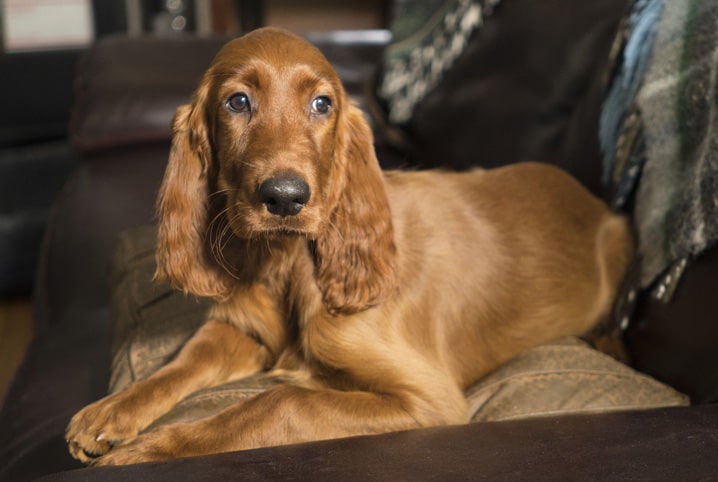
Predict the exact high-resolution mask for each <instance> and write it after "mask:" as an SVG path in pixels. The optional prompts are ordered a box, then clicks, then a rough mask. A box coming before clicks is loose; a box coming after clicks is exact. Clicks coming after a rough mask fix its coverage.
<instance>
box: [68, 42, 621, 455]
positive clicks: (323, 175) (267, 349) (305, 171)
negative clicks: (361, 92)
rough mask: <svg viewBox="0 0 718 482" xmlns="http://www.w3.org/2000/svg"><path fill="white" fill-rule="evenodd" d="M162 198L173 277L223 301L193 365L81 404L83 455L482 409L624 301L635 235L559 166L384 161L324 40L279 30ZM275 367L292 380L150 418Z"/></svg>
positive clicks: (169, 178) (209, 103)
mask: <svg viewBox="0 0 718 482" xmlns="http://www.w3.org/2000/svg"><path fill="white" fill-rule="evenodd" d="M158 206H159V209H158V212H159V221H160V222H159V243H158V247H157V263H158V267H157V276H158V277H159V278H161V279H167V280H169V281H171V282H172V283H173V284H174V285H175V286H177V287H178V288H180V289H183V290H185V291H187V292H189V293H193V294H196V295H201V296H207V297H211V298H213V299H214V306H213V308H212V310H211V312H210V314H209V317H208V320H207V322H206V323H205V324H204V326H203V327H202V328H201V329H200V330H199V331H198V332H197V333H196V334H195V336H194V337H193V338H192V339H190V340H189V342H188V343H187V344H186V345H185V346H184V348H183V349H182V350H181V352H180V353H179V355H178V356H177V357H176V358H175V359H174V360H173V361H171V362H170V363H169V364H167V365H166V366H164V367H163V368H162V369H160V370H159V371H158V372H157V373H155V374H154V375H153V376H151V377H150V378H148V379H146V380H144V381H140V382H137V383H135V384H133V385H131V386H129V387H128V388H127V389H125V390H124V391H121V392H119V393H117V394H114V395H111V396H109V397H106V398H104V399H102V400H100V401H98V402H96V403H94V404H92V405H89V406H88V407H86V408H85V409H83V410H82V411H80V412H79V413H78V414H77V415H76V416H75V417H74V418H73V419H72V421H71V423H70V426H69V428H68V433H67V437H68V441H69V444H70V450H71V453H72V454H73V455H74V456H75V457H77V458H79V459H81V460H83V461H92V462H94V463H99V464H125V463H133V462H139V461H148V460H162V459H168V458H174V457H183V456H191V455H200V454H206V453H212V452H224V451H232V450H240V449H248V448H253V447H259V446H267V445H277V444H285V443H294V442H302V441H308V440H317V439H327V438H335V437H343V436H350V435H358V434H373V433H380V432H386V431H393V430H402V429H410V428H416V427H426V426H432V425H439V424H455V423H463V422H466V421H467V418H468V411H467V405H466V401H465V399H464V395H463V393H464V389H465V388H466V387H467V386H469V385H471V384H472V383H474V382H475V381H476V380H477V379H479V378H480V377H481V376H483V375H485V374H486V373H487V372H489V371H490V370H492V369H494V368H495V367H496V366H497V365H499V364H501V363H503V362H505V361H507V360H509V359H510V358H512V357H513V356H515V355H516V354H518V353H519V352H521V351H522V350H525V349H527V348H529V347H532V346H535V345H538V344H540V343H543V342H546V341H548V340H550V339H552V338H555V337H559V336H563V335H580V334H583V333H585V332H587V331H589V330H591V329H592V328H593V327H595V326H596V324H597V323H599V321H600V320H601V319H603V318H604V317H605V316H606V315H607V313H608V312H609V309H610V307H611V304H612V300H613V298H614V295H615V293H616V290H617V285H618V283H619V282H620V280H621V278H622V276H623V273H624V270H625V268H626V264H627V262H628V258H629V253H630V250H631V241H630V237H629V233H628V229H627V226H626V223H625V221H624V220H623V219H622V218H621V217H619V216H617V215H614V214H613V213H611V212H610V211H609V210H608V209H607V208H606V206H605V205H604V204H603V203H602V202H601V201H599V200H597V199H596V198H594V197H593V196H591V195H590V194H589V193H588V192H587V191H586V190H585V189H584V188H583V187H581V186H580V185H579V184H578V183H577V182H576V181H575V180H573V179H572V178H571V177H570V176H568V175H567V174H565V173H564V172H562V171H560V170H559V169H557V168H554V167H550V166H548V165H542V164H537V163H526V164H517V165H513V166H509V167H504V168H499V169H494V170H474V171H471V172H468V173H461V174H459V173H450V172H437V171H428V172H386V173H382V172H381V170H380V168H379V164H378V162H377V159H376V156H375V154H374V150H373V139H372V133H371V130H370V128H369V126H368V124H367V122H366V121H365V119H364V117H363V115H362V113H361V112H360V110H359V109H358V108H357V107H355V106H354V105H353V104H352V102H351V101H350V100H349V98H348V97H347V95H346V93H345V92H344V89H343V87H342V85H341V83H340V81H339V79H338V77H337V74H336V73H335V72H334V70H333V69H332V67H331V66H330V65H329V63H328V62H327V60H326V59H325V58H324V56H323V55H322V54H321V53H320V52H319V51H318V50H317V49H316V48H314V47H313V46H311V45H310V44H308V43H307V42H305V41H304V40H302V39H300V38H299V37H296V36H294V35H292V34H290V33H288V32H285V31H282V30H278V29H273V28H266V29H261V30H258V31H255V32H253V33H251V34H249V35H246V36H244V37H242V38H240V39H237V40H234V41H232V42H230V43H228V44H227V45H226V46H225V47H224V48H223V49H222V50H221V51H220V52H219V53H218V55H217V57H216V58H215V60H214V62H213V63H212V65H211V67H210V68H209V70H208V71H207V73H206V75H205V76H204V78H203V79H202V81H201V82H200V84H199V87H198V89H197V91H196V92H195V94H194V97H193V99H192V103H191V105H185V106H182V107H180V108H179V109H178V110H177V114H176V117H175V120H174V139H173V144H172V149H171V153H170V157H169V163H168V165H167V172H166V174H165V178H164V182H163V184H162V187H161V190H160V195H159V201H158ZM263 371H264V372H267V373H282V374H283V376H284V377H285V378H286V379H287V380H288V381H287V382H286V383H284V384H282V385H280V386H278V387H276V388H273V389H270V390H269V391H267V392H265V393H263V394H261V395H258V396H256V397H255V398H253V399H251V400H250V401H248V402H246V403H243V404H240V405H237V406H232V407H230V408H228V409H226V410H224V411H222V412H220V413H219V414H217V415H215V416H212V417H209V418H206V419H202V420H199V421H196V422H192V423H185V424H171V425H165V426H159V427H157V428H155V429H152V430H148V431H145V432H142V431H143V429H145V428H146V427H147V426H148V425H149V424H150V423H151V422H152V421H153V420H155V419H157V418H158V417H159V416H161V415H162V414H164V413H165V412H167V411H168V410H169V409H170V408H171V407H172V406H173V405H174V404H176V403H177V402H178V401H180V400H181V399H182V398H183V397H185V396H187V395H189V394H190V393H192V392H194V391H196V390H199V389H202V388H206V387H210V386H215V385H219V384H221V383H225V382H227V381H230V380H235V379H239V378H242V377H247V376H250V375H254V374H257V373H260V372H263Z"/></svg>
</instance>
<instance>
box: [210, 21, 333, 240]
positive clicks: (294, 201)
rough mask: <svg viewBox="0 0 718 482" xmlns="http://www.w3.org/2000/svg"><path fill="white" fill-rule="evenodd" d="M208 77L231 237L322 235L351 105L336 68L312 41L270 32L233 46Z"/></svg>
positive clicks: (216, 161) (213, 142) (218, 176)
mask: <svg viewBox="0 0 718 482" xmlns="http://www.w3.org/2000/svg"><path fill="white" fill-rule="evenodd" d="M206 78H207V79H208V82H210V87H209V92H208V98H207V100H206V103H205V109H206V116H207V122H208V125H209V135H210V136H211V141H210V142H211V145H212V148H213V151H214V152H213V153H212V157H213V167H214V169H215V170H216V172H215V175H216V190H217V192H219V193H221V194H223V195H224V198H225V199H226V206H225V207H224V209H225V210H226V217H227V219H228V221H229V223H230V226H231V227H232V231H233V232H234V233H235V235H237V236H239V237H242V238H255V237H258V236H274V235H283V234H300V235H304V236H307V237H309V238H313V237H316V235H317V233H319V231H320V230H321V229H322V227H323V224H324V221H325V218H326V216H325V214H324V213H326V211H327V210H326V206H327V205H328V204H330V203H332V202H333V200H332V199H328V197H330V191H331V189H330V188H331V186H332V185H336V179H333V177H334V172H335V169H334V161H335V158H336V149H337V139H336V137H337V124H338V122H339V116H340V113H341V111H342V109H343V108H344V106H343V105H342V104H343V99H344V92H343V88H342V86H341V83H340V81H339V79H338V77H337V75H336V73H335V71H334V70H333V68H332V67H331V66H330V64H329V63H328V62H327V60H326V59H325V57H324V56H323V55H322V54H321V53H320V52H319V51H318V50H317V49H316V48H315V47H313V46H311V45H310V44H308V43H307V42H305V41H304V40H302V39H300V38H298V37H295V36H293V35H291V34H288V33H286V32H282V31H275V30H269V31H267V30H262V31H258V32H256V33H254V34H250V35H248V36H245V37H242V38H240V39H237V40H234V41H232V42H230V43H229V44H227V45H226V46H225V47H224V48H223V49H222V50H221V51H220V52H219V53H218V55H217V57H216V58H215V60H214V62H213V64H212V66H211V68H210V73H209V74H208V77H206Z"/></svg>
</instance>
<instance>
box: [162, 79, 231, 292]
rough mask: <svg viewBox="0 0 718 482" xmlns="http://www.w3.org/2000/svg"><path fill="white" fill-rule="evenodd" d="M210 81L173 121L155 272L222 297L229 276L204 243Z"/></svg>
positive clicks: (191, 289)
mask: <svg viewBox="0 0 718 482" xmlns="http://www.w3.org/2000/svg"><path fill="white" fill-rule="evenodd" d="M208 84H209V83H208V82H207V81H206V79H205V81H203V82H202V83H201V84H200V87H199V88H198V89H197V91H196V92H195V94H194V97H193V101H192V104H191V105H183V106H180V107H179V108H178V109H177V112H176V113H175V117H174V120H173V123H172V130H173V137H172V147H171V149H170V155H169V161H168V164H167V168H166V170H165V176H164V179H163V181H162V186H161V187H160V192H159V197H158V200H157V216H158V221H159V234H158V239H157V252H156V259H157V271H156V273H155V278H156V279H159V280H168V281H170V283H171V284H172V285H173V286H174V287H176V288H179V289H182V290H184V291H185V292H190V293H193V294H195V295H198V296H208V297H215V298H222V297H224V296H226V295H227V293H228V289H229V285H228V283H227V279H226V276H225V275H223V273H222V272H221V268H219V267H218V266H217V265H216V264H214V263H212V262H211V261H208V256H207V253H206V248H205V236H206V233H207V223H208V217H209V215H208V199H209V186H208V179H207V178H208V170H209V168H210V162H211V156H212V152H211V147H210V145H209V137H208V132H207V130H208V128H207V122H206V119H205V112H204V103H205V102H206V99H207V96H208V92H209V86H208Z"/></svg>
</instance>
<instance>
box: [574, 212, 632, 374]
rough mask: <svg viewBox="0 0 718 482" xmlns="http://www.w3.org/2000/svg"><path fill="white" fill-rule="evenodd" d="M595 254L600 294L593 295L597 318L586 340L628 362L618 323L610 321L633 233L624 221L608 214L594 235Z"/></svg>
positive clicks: (622, 278) (624, 275) (621, 283)
mask: <svg viewBox="0 0 718 482" xmlns="http://www.w3.org/2000/svg"><path fill="white" fill-rule="evenodd" d="M596 256H597V262H598V266H599V273H600V277H601V283H600V294H599V296H598V297H597V305H596V309H597V315H598V316H597V319H598V320H599V322H598V324H597V325H595V327H594V329H593V330H592V332H591V333H589V334H587V336H586V338H587V340H588V341H589V342H590V343H591V344H593V345H594V346H595V347H596V348H597V349H599V350H601V351H603V352H605V353H607V354H609V355H611V356H613V357H615V358H617V359H619V360H622V361H628V355H627V352H626V350H625V347H624V346H623V342H622V340H621V336H620V329H619V326H618V323H619V321H620V320H614V319H613V318H614V317H613V315H614V311H615V310H614V305H615V303H616V299H617V296H618V294H619V292H620V289H621V287H622V286H623V283H625V281H626V280H625V278H626V274H627V273H628V270H629V267H630V265H631V263H632V262H633V257H634V244H633V235H632V233H631V228H630V224H629V222H628V220H627V219H626V218H625V217H623V216H620V215H617V214H614V213H610V214H609V215H608V216H607V217H606V218H605V219H604V221H603V222H602V223H601V225H600V226H599V228H598V231H597V234H596Z"/></svg>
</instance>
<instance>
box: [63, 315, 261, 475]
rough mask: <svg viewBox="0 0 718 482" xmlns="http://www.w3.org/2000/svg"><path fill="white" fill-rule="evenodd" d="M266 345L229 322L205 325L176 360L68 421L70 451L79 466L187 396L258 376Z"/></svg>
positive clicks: (136, 432)
mask: <svg viewBox="0 0 718 482" xmlns="http://www.w3.org/2000/svg"><path fill="white" fill-rule="evenodd" d="M267 358H268V352H267V350H266V348H265V347H263V346H262V345H260V344H258V343H257V342H256V341H255V340H254V339H252V338H251V337H249V336H247V335H246V334H245V333H243V332H241V331H240V330H239V329H238V328H236V327H235V326H233V325H230V324H228V323H223V322H217V321H208V322H207V323H205V324H204V325H203V326H202V327H201V328H200V329H199V330H198V331H197V333H196V334H195V335H194V336H193V337H192V338H191V339H190V340H189V341H188V342H187V343H186V344H185V346H184V347H183V348H182V350H180V352H179V353H178V355H177V357H175V358H174V359H173V360H172V361H171V362H169V363H168V364H167V365H165V366H164V367H162V368H161V369H160V370H158V371H157V372H156V373H155V374H153V375H152V376H151V377H149V378H147V379H146V380H143V381H140V382H137V383H134V384H132V385H130V386H129V387H127V388H126V389H124V390H123V391H120V392H118V393H115V394H112V395H109V396H107V397H105V398H103V399H101V400H99V401H97V402H95V403H93V404H91V405H88V406H87V407H85V408H84V409H82V410H80V411H79V412H78V413H77V414H76V415H75V416H74V417H73V418H72V420H71V421H70V424H69V425H68V428H67V433H66V439H67V442H68V444H69V448H70V453H71V454H72V456H73V457H75V458H76V459H78V460H81V461H83V462H91V461H92V460H93V459H94V458H96V457H98V456H100V455H103V454H105V453H107V452H108V451H109V450H110V449H111V448H112V447H113V446H114V445H116V444H118V443H120V442H121V441H123V440H128V439H130V438H132V437H134V436H136V435H137V434H138V433H139V432H140V431H141V430H142V429H144V428H145V427H147V426H148V425H149V424H150V423H152V422H153V421H154V420H155V419H157V418H158V417H159V416H161V415H163V414H164V413H166V412H167V411H169V410H170V409H171V408H172V406H174V405H175V404H176V403H177V402H178V401H180V400H181V399H182V398H184V397H186V396H187V395H189V394H191V393H193V392H195V391H197V390H199V389H201V388H205V387H209V386H214V385H218V384H220V383H222V382H224V381H227V380H230V379H235V378H242V377H246V376H249V375H252V374H254V373H257V372H259V371H260V370H262V369H263V368H264V365H265V363H266V361H267Z"/></svg>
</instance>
